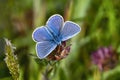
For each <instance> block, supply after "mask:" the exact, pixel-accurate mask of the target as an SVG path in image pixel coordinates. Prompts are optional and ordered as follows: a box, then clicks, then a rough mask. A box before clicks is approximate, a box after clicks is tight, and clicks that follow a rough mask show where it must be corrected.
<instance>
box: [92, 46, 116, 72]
mask: <svg viewBox="0 0 120 80" xmlns="http://www.w3.org/2000/svg"><path fill="white" fill-rule="evenodd" d="M91 58H92V62H93V63H94V64H95V65H97V66H98V68H99V69H100V70H101V71H107V70H110V69H113V68H114V67H115V66H116V65H117V63H118V55H117V53H116V51H115V50H114V49H113V48H112V47H111V46H110V47H102V48H99V49H98V50H97V51H95V52H93V53H92V55H91Z"/></svg>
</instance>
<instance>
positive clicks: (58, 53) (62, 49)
mask: <svg viewBox="0 0 120 80" xmlns="http://www.w3.org/2000/svg"><path fill="white" fill-rule="evenodd" d="M70 46H71V45H67V44H66V41H64V42H62V43H61V45H59V46H57V48H56V49H55V50H54V51H53V52H52V53H51V54H50V55H48V57H47V58H48V59H49V60H61V59H63V58H65V57H67V55H68V54H69V52H70Z"/></svg>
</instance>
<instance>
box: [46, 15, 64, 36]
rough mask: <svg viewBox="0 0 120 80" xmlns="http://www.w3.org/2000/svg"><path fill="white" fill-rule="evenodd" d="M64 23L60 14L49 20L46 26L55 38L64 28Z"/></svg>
mask: <svg viewBox="0 0 120 80" xmlns="http://www.w3.org/2000/svg"><path fill="white" fill-rule="evenodd" d="M63 22H64V20H63V17H62V16H60V15H58V14H55V15H53V16H51V17H50V18H49V19H48V21H47V23H46V26H47V27H48V29H49V30H50V32H51V33H52V34H53V36H58V35H59V34H60V30H61V28H62V26H63Z"/></svg>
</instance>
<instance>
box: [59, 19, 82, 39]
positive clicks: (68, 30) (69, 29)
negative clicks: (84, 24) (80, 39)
mask: <svg viewBox="0 0 120 80" xmlns="http://www.w3.org/2000/svg"><path fill="white" fill-rule="evenodd" d="M80 30H81V29H80V27H79V25H78V24H76V23H74V22H71V21H66V22H65V23H64V26H63V29H62V30H61V34H60V35H61V36H62V41H65V40H68V39H70V38H72V37H73V36H75V35H76V34H78V33H79V32H80Z"/></svg>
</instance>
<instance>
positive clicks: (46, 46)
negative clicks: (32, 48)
mask: <svg viewBox="0 0 120 80" xmlns="http://www.w3.org/2000/svg"><path fill="white" fill-rule="evenodd" d="M56 46H57V44H55V43H54V42H52V41H43V42H39V43H37V44H36V52H37V56H38V57H39V58H40V59H42V58H45V57H46V56H48V55H49V54H50V53H51V52H52V51H53V50H54V49H55V48H56Z"/></svg>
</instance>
